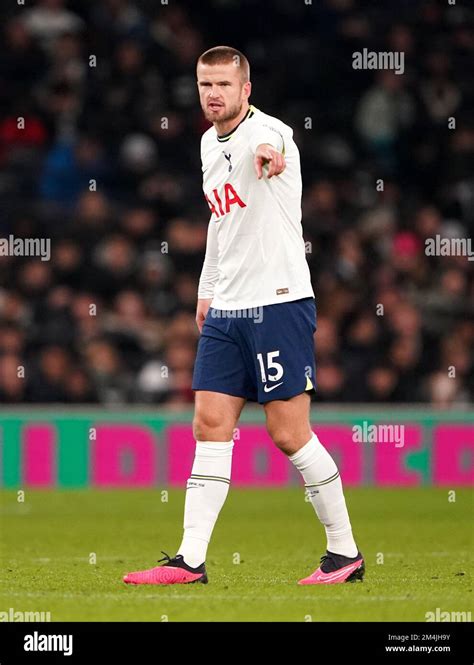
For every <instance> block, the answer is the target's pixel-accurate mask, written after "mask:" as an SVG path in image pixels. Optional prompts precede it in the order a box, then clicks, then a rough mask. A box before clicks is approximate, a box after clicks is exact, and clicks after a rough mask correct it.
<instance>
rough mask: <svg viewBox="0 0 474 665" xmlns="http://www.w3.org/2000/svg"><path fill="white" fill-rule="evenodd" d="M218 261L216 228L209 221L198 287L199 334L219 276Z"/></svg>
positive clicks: (197, 314) (197, 318) (197, 316)
mask: <svg viewBox="0 0 474 665" xmlns="http://www.w3.org/2000/svg"><path fill="white" fill-rule="evenodd" d="M218 260H219V254H218V246H217V226H216V223H215V222H213V221H210V222H209V226H208V229H207V244H206V256H205V258H204V265H203V266H202V271H201V277H200V279H199V286H198V302H197V308H196V323H197V326H198V328H199V332H201V331H202V326H203V325H204V320H205V318H206V316H207V312H208V310H209V307H210V306H211V302H212V299H213V297H214V289H215V287H216V283H217V278H218V275H219V269H218Z"/></svg>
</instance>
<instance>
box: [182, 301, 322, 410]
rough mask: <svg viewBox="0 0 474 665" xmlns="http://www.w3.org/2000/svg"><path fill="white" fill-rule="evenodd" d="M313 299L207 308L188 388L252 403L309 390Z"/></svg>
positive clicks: (313, 314) (311, 380) (312, 345)
mask: <svg viewBox="0 0 474 665" xmlns="http://www.w3.org/2000/svg"><path fill="white" fill-rule="evenodd" d="M315 330H316V304H315V301H314V298H303V299H302V300H295V301H293V302H287V303H279V304H276V305H265V306H263V307H255V308H252V309H247V310H218V309H214V308H213V307H210V308H209V311H208V313H207V316H206V320H205V322H204V325H203V328H202V334H201V338H200V340H199V345H198V351H197V357H196V363H195V365H194V376H193V390H210V391H212V392H217V393H225V394H226V395H235V396H236V397H245V398H246V399H248V400H252V401H254V402H260V404H264V403H265V402H270V401H272V400H276V399H289V398H290V397H294V396H295V395H299V394H300V393H303V392H305V391H307V390H308V391H311V390H313V388H314V377H315V363H314V337H313V335H314V332H315Z"/></svg>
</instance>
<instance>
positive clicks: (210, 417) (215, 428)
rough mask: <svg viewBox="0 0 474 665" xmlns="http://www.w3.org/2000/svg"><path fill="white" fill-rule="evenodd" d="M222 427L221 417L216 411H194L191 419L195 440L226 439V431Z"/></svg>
mask: <svg viewBox="0 0 474 665" xmlns="http://www.w3.org/2000/svg"><path fill="white" fill-rule="evenodd" d="M225 429H226V428H225V427H223V423H222V419H221V418H219V415H218V414H217V413H212V412H209V411H207V412H206V413H199V412H198V413H196V414H195V416H194V420H193V434H194V438H195V439H196V441H216V440H219V439H222V441H228V440H229V439H228V438H222V437H226V436H227V432H226V431H225Z"/></svg>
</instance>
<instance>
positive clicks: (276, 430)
mask: <svg viewBox="0 0 474 665" xmlns="http://www.w3.org/2000/svg"><path fill="white" fill-rule="evenodd" d="M267 429H268V433H269V434H270V436H271V438H272V441H273V443H274V444H275V445H276V446H277V448H279V449H280V450H282V451H283V452H284V453H287V454H291V452H292V450H293V446H294V435H293V433H292V432H291V431H290V430H289V429H287V428H286V427H282V426H281V425H276V426H273V425H271V424H270V423H269V424H268V425H267Z"/></svg>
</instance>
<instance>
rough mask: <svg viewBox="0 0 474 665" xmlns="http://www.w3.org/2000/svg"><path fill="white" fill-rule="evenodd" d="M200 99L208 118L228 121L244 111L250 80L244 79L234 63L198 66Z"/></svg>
mask: <svg viewBox="0 0 474 665" xmlns="http://www.w3.org/2000/svg"><path fill="white" fill-rule="evenodd" d="M197 84H198V90H199V99H200V101H201V107H202V110H203V111H204V115H205V116H206V118H207V120H209V121H210V122H213V123H214V122H215V123H223V122H228V121H229V120H233V119H234V118H236V117H237V116H238V115H239V113H240V112H241V111H242V106H243V104H244V103H245V102H246V101H247V99H248V98H249V96H250V87H251V85H250V82H249V81H247V82H246V83H244V82H243V81H242V77H241V73H240V69H239V68H238V67H236V66H235V65H234V64H233V63H228V64H219V65H204V64H202V63H199V64H198V66H197Z"/></svg>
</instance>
